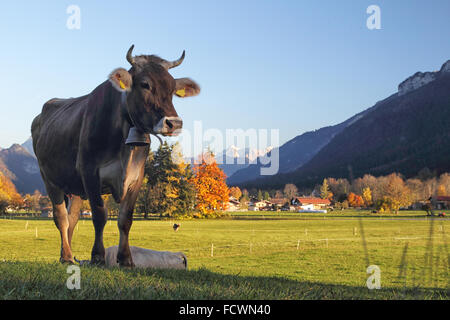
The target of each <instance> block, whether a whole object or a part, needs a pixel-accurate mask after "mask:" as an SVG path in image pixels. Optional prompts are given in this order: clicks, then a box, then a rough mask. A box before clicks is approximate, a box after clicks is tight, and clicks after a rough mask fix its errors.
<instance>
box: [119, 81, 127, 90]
mask: <svg viewBox="0 0 450 320" xmlns="http://www.w3.org/2000/svg"><path fill="white" fill-rule="evenodd" d="M119 86H120V87H121V88H122V89H124V90H125V89H126V88H125V85H124V84H123V82H122V80H119Z"/></svg>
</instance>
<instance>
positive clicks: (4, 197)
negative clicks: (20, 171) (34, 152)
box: [0, 172, 23, 214]
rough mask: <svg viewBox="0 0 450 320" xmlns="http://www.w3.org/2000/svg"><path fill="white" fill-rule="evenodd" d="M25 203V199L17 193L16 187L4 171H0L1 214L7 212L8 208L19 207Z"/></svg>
mask: <svg viewBox="0 0 450 320" xmlns="http://www.w3.org/2000/svg"><path fill="white" fill-rule="evenodd" d="M22 205H23V199H22V197H21V196H20V194H19V193H17V190H16V187H15V186H14V184H13V183H12V182H11V180H9V179H8V177H6V176H5V175H4V174H3V173H1V172H0V214H3V213H5V211H6V208H8V207H13V208H16V209H17V208H19V207H21V206H22Z"/></svg>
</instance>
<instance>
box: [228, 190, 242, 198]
mask: <svg viewBox="0 0 450 320" xmlns="http://www.w3.org/2000/svg"><path fill="white" fill-rule="evenodd" d="M230 196H232V197H234V198H236V199H237V200H239V199H240V198H241V196H242V191H241V189H239V187H231V188H230Z"/></svg>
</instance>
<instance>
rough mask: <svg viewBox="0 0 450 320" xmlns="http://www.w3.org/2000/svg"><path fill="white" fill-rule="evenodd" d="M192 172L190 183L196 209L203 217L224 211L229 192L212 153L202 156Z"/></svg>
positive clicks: (224, 176)
mask: <svg viewBox="0 0 450 320" xmlns="http://www.w3.org/2000/svg"><path fill="white" fill-rule="evenodd" d="M193 171H194V176H193V177H192V178H191V179H190V182H191V183H192V184H193V185H194V188H195V190H196V200H197V201H196V209H197V210H199V211H200V212H201V213H202V214H203V215H208V214H211V213H212V212H213V211H215V210H225V209H226V208H227V205H228V201H229V193H230V191H229V189H228V187H227V184H226V183H225V180H226V178H227V177H226V175H225V173H224V172H223V171H222V169H220V168H219V166H218V165H217V162H216V160H215V158H214V155H213V153H212V152H208V153H205V154H204V155H202V157H201V162H200V163H199V164H196V165H195V166H194V168H193Z"/></svg>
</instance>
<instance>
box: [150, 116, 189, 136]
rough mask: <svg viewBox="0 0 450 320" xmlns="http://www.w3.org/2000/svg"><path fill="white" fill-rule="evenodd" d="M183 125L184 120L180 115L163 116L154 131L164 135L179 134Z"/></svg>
mask: <svg viewBox="0 0 450 320" xmlns="http://www.w3.org/2000/svg"><path fill="white" fill-rule="evenodd" d="M182 127H183V120H181V118H180V117H163V118H162V119H161V120H159V122H158V124H157V125H156V126H155V127H154V128H153V132H154V133H156V134H162V135H164V136H177V135H178V134H179V133H180V131H181V128H182Z"/></svg>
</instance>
